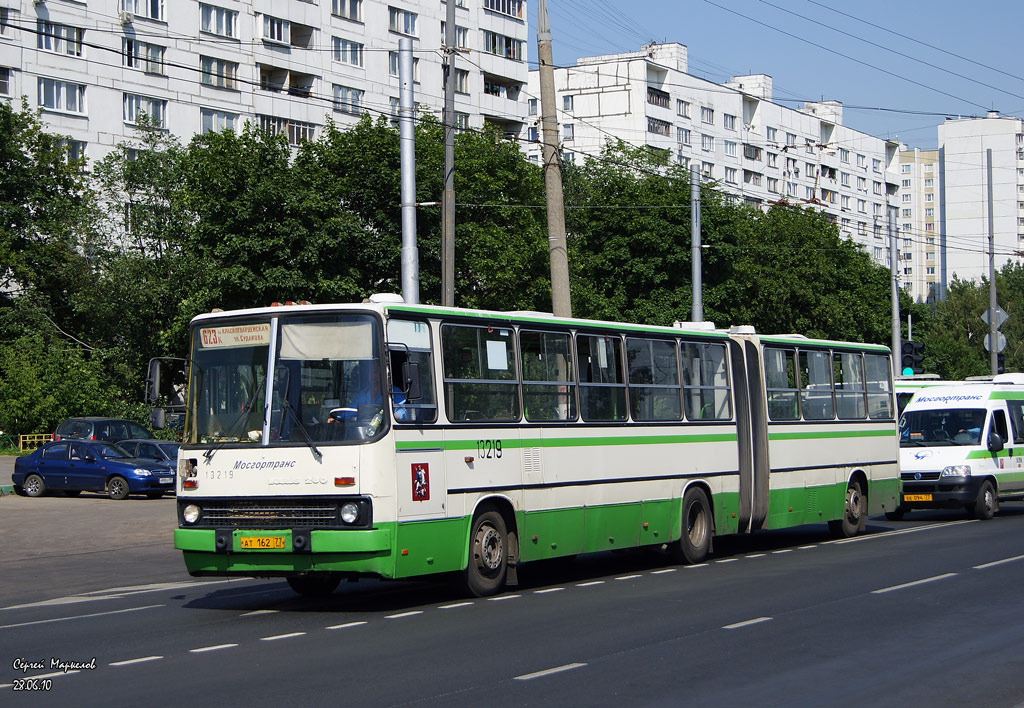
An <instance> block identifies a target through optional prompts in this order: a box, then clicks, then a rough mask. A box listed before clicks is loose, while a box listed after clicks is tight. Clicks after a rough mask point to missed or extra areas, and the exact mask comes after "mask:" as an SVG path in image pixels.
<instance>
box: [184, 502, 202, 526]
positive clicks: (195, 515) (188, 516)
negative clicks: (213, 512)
mask: <svg viewBox="0 0 1024 708" xmlns="http://www.w3.org/2000/svg"><path fill="white" fill-rule="evenodd" d="M181 518H183V519H184V520H185V523H186V524H194V523H195V522H197V521H199V507H198V506H196V505H195V504H189V505H188V506H186V507H185V508H184V509H182V510H181Z"/></svg>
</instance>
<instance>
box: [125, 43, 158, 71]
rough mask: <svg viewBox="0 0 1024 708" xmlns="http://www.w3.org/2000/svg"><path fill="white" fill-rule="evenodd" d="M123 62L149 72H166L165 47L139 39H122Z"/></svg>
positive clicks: (133, 67)
mask: <svg viewBox="0 0 1024 708" xmlns="http://www.w3.org/2000/svg"><path fill="white" fill-rule="evenodd" d="M121 63H122V64H124V65H125V66H127V67H131V68H132V69H141V70H142V71H144V72H146V73H147V74H161V75H162V74H164V48H163V47H161V46H158V45H156V44H149V43H147V42H140V41H139V40H137V39H128V38H127V37H126V38H124V39H122V40H121Z"/></svg>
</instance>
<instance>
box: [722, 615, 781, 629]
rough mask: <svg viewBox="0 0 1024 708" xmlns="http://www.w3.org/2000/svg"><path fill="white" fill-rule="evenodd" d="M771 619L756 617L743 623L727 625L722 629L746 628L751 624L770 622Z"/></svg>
mask: <svg viewBox="0 0 1024 708" xmlns="http://www.w3.org/2000/svg"><path fill="white" fill-rule="evenodd" d="M771 619H772V618H771V617H756V618H754V619H750V620H744V621H743V622H735V623H734V624H727V625H725V626H724V627H722V629H738V628H739V627H747V626H750V625H752V624H760V623H761V622H769V621H771Z"/></svg>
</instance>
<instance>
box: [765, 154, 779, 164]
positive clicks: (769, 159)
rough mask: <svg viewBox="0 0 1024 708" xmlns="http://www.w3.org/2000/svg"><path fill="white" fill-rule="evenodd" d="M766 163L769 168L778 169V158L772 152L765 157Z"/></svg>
mask: <svg viewBox="0 0 1024 708" xmlns="http://www.w3.org/2000/svg"><path fill="white" fill-rule="evenodd" d="M767 163H768V166H769V167H775V168H778V166H779V156H778V154H776V153H774V152H770V153H768V155H767Z"/></svg>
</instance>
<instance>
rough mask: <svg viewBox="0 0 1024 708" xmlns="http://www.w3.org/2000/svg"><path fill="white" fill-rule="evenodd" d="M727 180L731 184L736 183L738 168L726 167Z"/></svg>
mask: <svg viewBox="0 0 1024 708" xmlns="http://www.w3.org/2000/svg"><path fill="white" fill-rule="evenodd" d="M725 181H726V182H728V183H729V184H736V168H735V167H726V168H725Z"/></svg>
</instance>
